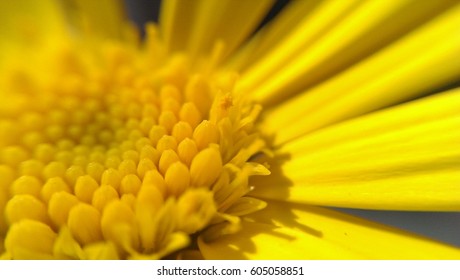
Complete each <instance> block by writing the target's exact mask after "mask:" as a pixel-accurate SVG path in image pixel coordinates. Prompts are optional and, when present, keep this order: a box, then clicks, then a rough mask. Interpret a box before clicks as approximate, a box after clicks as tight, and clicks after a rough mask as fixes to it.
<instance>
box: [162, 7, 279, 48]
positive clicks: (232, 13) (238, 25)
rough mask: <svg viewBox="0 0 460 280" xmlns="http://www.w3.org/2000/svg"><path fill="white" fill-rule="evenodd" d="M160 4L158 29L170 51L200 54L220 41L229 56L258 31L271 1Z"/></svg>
mask: <svg viewBox="0 0 460 280" xmlns="http://www.w3.org/2000/svg"><path fill="white" fill-rule="evenodd" d="M162 4H163V5H162V8H161V9H162V11H161V16H160V26H161V27H162V28H163V29H162V32H163V36H164V39H165V42H166V46H167V48H168V49H169V50H173V51H177V50H184V49H188V50H189V51H190V52H191V54H192V55H196V54H200V53H201V54H203V53H207V52H209V51H210V50H211V49H212V47H213V46H214V44H215V43H216V40H221V41H222V42H223V43H224V44H225V51H224V52H225V54H229V53H230V52H231V51H232V50H233V49H235V48H236V47H237V46H238V45H239V44H240V43H241V42H242V41H243V40H244V39H245V38H246V37H247V36H248V35H249V34H250V33H251V32H252V31H253V30H254V29H255V28H256V27H257V24H258V23H259V21H260V20H261V19H262V17H263V16H264V15H265V13H266V12H267V10H268V9H269V8H270V7H271V5H272V4H273V0H263V1H233V0H222V1H213V0H198V1H193V2H192V1H186V0H173V1H164V2H163V3H162Z"/></svg>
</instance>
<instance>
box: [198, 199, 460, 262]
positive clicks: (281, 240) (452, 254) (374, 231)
mask: <svg viewBox="0 0 460 280" xmlns="http://www.w3.org/2000/svg"><path fill="white" fill-rule="evenodd" d="M268 205H269V206H268V207H267V209H266V210H263V211H260V212H256V213H255V214H253V215H252V216H251V217H250V219H251V220H246V221H243V226H242V230H241V231H240V232H238V233H236V234H234V235H227V236H224V237H221V238H220V239H218V240H216V241H214V242H211V243H205V242H203V240H200V241H199V246H200V250H201V252H202V253H203V256H204V257H205V258H206V259H458V258H459V257H460V249H458V248H454V247H451V246H449V245H446V244H442V243H438V242H436V241H432V240H429V239H426V238H423V237H419V236H416V235H414V234H411V233H408V232H404V231H401V230H398V229H394V228H390V227H387V226H383V225H381V224H377V223H373V222H369V221H366V220H362V219H359V218H355V217H353V216H349V215H345V214H341V213H338V212H336V211H332V210H327V209H322V208H316V207H310V206H294V205H290V204H286V203H275V202H272V201H270V202H268Z"/></svg>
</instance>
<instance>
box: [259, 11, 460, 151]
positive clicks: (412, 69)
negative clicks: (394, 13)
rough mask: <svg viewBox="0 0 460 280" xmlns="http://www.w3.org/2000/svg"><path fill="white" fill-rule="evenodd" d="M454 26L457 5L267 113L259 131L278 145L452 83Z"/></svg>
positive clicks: (459, 67) (456, 67)
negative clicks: (267, 134) (270, 136)
mask: <svg viewBox="0 0 460 280" xmlns="http://www.w3.org/2000/svg"><path fill="white" fill-rule="evenodd" d="M459 24H460V5H457V6H455V7H453V8H451V9H449V10H447V11H446V12H444V13H442V14H441V15H440V16H437V17H436V18H434V19H433V20H431V21H429V22H428V23H427V24H425V25H423V26H421V27H420V28H418V29H416V30H415V31H413V32H411V33H409V34H408V35H407V36H405V37H403V38H401V39H400V40H398V41H396V42H395V43H393V44H390V45H389V46H388V47H386V48H384V49H383V50H381V51H379V52H377V53H375V54H373V55H372V56H370V57H368V58H367V59H365V60H363V61H362V62H360V63H358V64H355V65H353V66H352V67H350V68H348V69H347V70H346V71H344V72H342V73H341V74H339V75H337V76H335V77H334V78H331V79H329V80H327V81H325V82H324V83H321V84H319V85H318V86H316V87H314V88H312V89H309V90H307V91H305V92H304V93H302V94H300V95H299V96H298V97H296V98H292V99H290V100H289V101H286V102H285V103H283V104H281V105H279V106H276V107H275V108H273V109H272V110H270V111H267V112H266V115H265V119H264V120H263V122H262V125H261V129H262V130H263V131H265V132H266V133H269V134H273V137H274V144H275V145H280V144H283V143H286V142H288V141H290V140H292V139H295V138H296V137H299V136H302V135H305V134H306V133H309V132H311V131H315V130H318V129H320V128H323V127H326V126H328V125H331V124H334V123H338V122H340V121H343V120H347V119H350V118H352V117H356V116H359V115H363V114H365V113H368V112H371V111H374V110H376V109H380V108H383V107H386V106H389V105H393V104H397V103H399V102H402V101H406V100H410V99H411V98H414V97H417V96H421V95H423V94H426V92H429V91H431V90H435V89H436V88H437V87H440V86H443V85H445V84H448V83H451V82H453V81H455V80H456V79H458V77H459V75H460V63H458V62H457V60H458V59H457V53H459V52H460V36H456V34H457V33H458V25H459ZM427 45H430V48H427V47H426V46H427ZM286 75H287V74H286ZM276 78H278V77H276ZM271 81H272V80H271ZM265 85H266V84H264V86H265ZM300 119H301V120H302V121H301V122H300V121H298V120H300Z"/></svg>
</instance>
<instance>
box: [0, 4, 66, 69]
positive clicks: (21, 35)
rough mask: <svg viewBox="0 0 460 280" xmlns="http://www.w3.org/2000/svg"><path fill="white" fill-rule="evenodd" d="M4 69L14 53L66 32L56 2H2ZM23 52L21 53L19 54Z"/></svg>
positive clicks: (0, 47) (0, 21)
mask: <svg viewBox="0 0 460 280" xmlns="http://www.w3.org/2000/svg"><path fill="white" fill-rule="evenodd" d="M0 26H1V27H2V28H0V66H1V65H2V63H3V62H5V60H9V58H10V57H11V53H10V51H16V52H20V51H21V50H23V48H22V47H24V46H28V47H30V45H32V44H41V43H44V42H47V41H49V40H51V38H52V37H55V36H56V35H62V34H63V32H64V30H65V26H66V25H65V20H64V18H63V16H62V11H61V10H60V7H59V5H58V4H57V3H56V1H53V0H48V1H34V0H18V1H0ZM17 48H20V50H17Z"/></svg>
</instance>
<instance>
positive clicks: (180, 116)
mask: <svg viewBox="0 0 460 280" xmlns="http://www.w3.org/2000/svg"><path fill="white" fill-rule="evenodd" d="M147 31H148V32H147V33H148V35H147V39H146V40H145V42H144V43H142V44H140V45H139V46H138V45H137V43H136V42H134V41H133V42H124V43H120V42H118V43H115V42H99V41H98V42H86V43H82V42H73V41H71V40H69V42H67V43H66V44H65V45H62V44H61V45H59V46H56V45H54V46H51V47H52V51H50V49H49V48H50V46H46V48H45V47H43V48H41V49H40V48H39V49H37V50H35V51H34V53H33V54H30V59H31V60H30V61H33V62H34V63H35V62H36V64H33V68H32V69H28V68H27V67H26V66H24V65H18V64H16V65H12V66H10V70H9V71H8V75H7V76H6V77H5V78H4V79H3V80H2V88H1V90H2V93H0V94H2V95H5V96H6V97H5V98H6V102H5V104H3V105H0V135H1V139H0V211H1V212H2V213H5V215H4V216H5V219H4V220H3V219H2V220H0V243H4V248H2V247H1V245H0V254H1V253H3V258H15V259H16V258H18V259H22V258H33V259H37V258H89V259H95V258H163V257H165V256H167V255H170V254H173V253H177V252H180V250H183V249H184V248H193V247H194V238H195V236H197V234H198V233H199V234H200V236H201V237H200V238H204V239H212V238H215V237H216V236H218V235H221V234H228V233H233V232H235V231H237V230H238V228H239V217H240V216H242V215H245V214H248V213H251V212H253V211H257V210H260V209H261V208H263V207H264V203H263V202H260V201H258V200H256V199H254V198H250V197H248V196H246V195H247V194H248V193H249V192H250V190H251V187H250V186H249V185H248V178H249V177H250V176H253V175H268V174H269V171H268V170H267V169H266V168H265V167H264V165H261V164H258V163H255V162H251V161H250V159H251V157H252V156H254V155H255V154H258V153H260V152H263V151H264V149H266V144H265V142H264V140H263V139H262V138H261V137H260V136H259V135H258V134H257V132H256V131H255V130H254V128H253V124H254V122H255V120H256V118H257V116H258V114H259V113H260V110H261V108H260V107H259V106H257V105H252V104H251V103H249V102H247V100H245V99H244V98H243V96H240V95H238V93H235V92H233V84H234V82H235V77H236V75H234V74H230V73H221V72H217V71H215V70H213V66H212V65H213V59H212V58H211V59H201V60H200V61H199V62H197V60H194V61H193V66H192V61H191V58H188V57H187V56H185V55H179V54H176V55H167V54H166V52H165V51H164V50H163V48H162V45H161V42H160V40H159V39H158V38H157V36H156V32H155V27H154V26H150V27H149V28H148V29H147ZM37 53H38V54H39V55H37ZM21 60H25V59H21ZM30 61H29V63H30ZM197 65H199V66H197ZM13 69H14V70H13ZM2 239H4V242H2ZM36 240H39V242H36Z"/></svg>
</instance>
